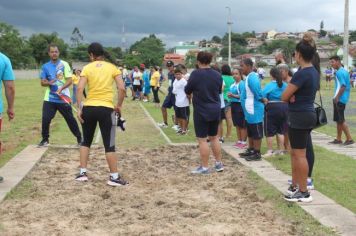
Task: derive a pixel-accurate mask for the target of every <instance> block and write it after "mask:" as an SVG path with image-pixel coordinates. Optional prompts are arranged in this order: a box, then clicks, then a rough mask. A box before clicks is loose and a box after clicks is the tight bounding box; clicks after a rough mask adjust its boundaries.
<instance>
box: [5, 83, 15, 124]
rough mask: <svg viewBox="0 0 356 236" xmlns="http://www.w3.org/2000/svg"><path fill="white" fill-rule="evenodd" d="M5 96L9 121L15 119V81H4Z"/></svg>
mask: <svg viewBox="0 0 356 236" xmlns="http://www.w3.org/2000/svg"><path fill="white" fill-rule="evenodd" d="M3 83H4V87H5V96H6V100H7V116H8V117H9V120H12V119H14V117H15V112H14V102H15V83H14V81H13V80H4V81H3Z"/></svg>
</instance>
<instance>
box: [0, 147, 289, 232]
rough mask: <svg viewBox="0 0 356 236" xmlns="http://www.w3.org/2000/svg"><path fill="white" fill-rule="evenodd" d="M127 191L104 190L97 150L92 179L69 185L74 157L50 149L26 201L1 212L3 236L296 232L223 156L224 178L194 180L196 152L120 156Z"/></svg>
mask: <svg viewBox="0 0 356 236" xmlns="http://www.w3.org/2000/svg"><path fill="white" fill-rule="evenodd" d="M118 153H119V156H120V162H119V163H120V172H121V173H122V174H123V176H124V177H125V178H126V179H127V180H129V181H130V185H129V186H125V187H116V188H114V187H110V186H107V185H106V181H107V178H108V168H107V164H106V161H105V157H104V154H103V150H102V149H95V150H92V153H91V158H90V160H89V166H88V169H89V173H88V175H89V178H90V180H89V181H88V182H86V183H80V182H76V181H74V177H75V175H76V174H77V171H78V151H77V150H67V149H66V150H64V149H63V150H61V149H50V150H49V152H48V153H47V154H46V156H44V157H43V158H42V160H41V162H40V163H39V164H38V165H37V166H36V167H35V168H34V170H33V171H32V172H31V173H30V174H29V175H28V177H27V179H26V181H27V182H29V183H31V184H30V187H29V188H28V189H27V190H26V191H25V194H24V196H23V197H20V198H14V199H7V200H5V201H4V202H3V203H2V204H1V205H0V235H100V236H101V235H293V234H295V230H294V227H293V226H292V224H291V223H288V222H285V221H284V220H283V219H281V217H279V216H277V214H276V213H275V212H274V210H273V209H272V207H271V206H270V205H269V204H268V203H267V202H265V201H264V200H263V199H259V197H258V196H257V195H256V194H255V191H254V186H253V185H252V184H251V183H249V181H248V179H247V177H246V176H247V172H248V170H246V169H245V168H243V167H242V166H240V165H239V164H238V163H237V162H236V161H235V160H233V159H232V158H228V157H226V156H225V159H224V163H225V167H226V168H225V171H224V172H222V173H215V172H214V173H212V174H210V175H204V176H192V175H190V170H191V169H192V167H195V166H196V165H197V164H198V160H199V154H198V150H197V149H196V148H194V147H173V146H166V147H159V148H156V149H145V148H134V149H126V150H123V149H121V150H119V151H118Z"/></svg>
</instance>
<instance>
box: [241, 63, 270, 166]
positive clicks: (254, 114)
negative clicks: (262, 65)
mask: <svg viewBox="0 0 356 236" xmlns="http://www.w3.org/2000/svg"><path fill="white" fill-rule="evenodd" d="M241 68H242V73H243V74H244V75H245V76H246V78H245V83H244V92H243V93H242V94H241V98H242V100H243V103H242V104H243V106H244V114H245V119H246V121H247V136H248V142H249V145H248V147H249V148H248V149H247V150H246V151H245V152H244V153H240V156H241V157H244V158H245V159H246V160H247V161H258V160H261V142H262V138H263V117H264V104H263V96H262V90H261V84H260V79H259V77H258V74H257V73H256V72H254V71H253V61H252V60H251V59H250V58H245V59H243V60H242V63H241Z"/></svg>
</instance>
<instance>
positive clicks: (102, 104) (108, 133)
mask: <svg viewBox="0 0 356 236" xmlns="http://www.w3.org/2000/svg"><path fill="white" fill-rule="evenodd" d="M88 53H89V56H90V60H91V61H92V62H91V63H89V64H88V65H86V66H85V67H84V68H83V71H82V73H81V75H80V76H81V77H80V81H79V84H78V88H77V104H78V113H77V114H78V119H79V121H80V122H81V123H82V127H83V142H82V144H81V147H80V173H79V175H78V176H77V177H76V180H77V181H88V176H87V169H86V168H87V163H88V157H89V150H90V146H91V144H92V141H93V137H94V133H95V129H96V126H97V123H99V127H100V132H101V136H102V138H103V143H104V147H105V155H106V160H107V163H108V165H109V169H110V178H109V180H108V182H107V184H108V185H110V186H122V185H127V184H128V182H127V181H126V180H124V179H123V178H122V177H121V176H120V175H119V172H118V169H117V155H116V153H115V130H116V120H115V112H116V113H120V112H121V106H122V103H123V101H124V98H125V86H124V82H123V81H122V79H121V72H120V71H119V70H118V69H117V68H116V66H114V65H113V64H111V63H109V62H106V61H104V49H103V47H102V46H101V44H99V43H92V44H90V45H89V47H88ZM114 82H115V83H116V87H117V90H118V102H117V104H116V105H114V103H113V100H114V90H113V83H114ZM85 85H88V94H87V98H86V99H85V101H84V104H83V107H82V106H81V105H80V104H81V102H82V99H83V90H84V87H85Z"/></svg>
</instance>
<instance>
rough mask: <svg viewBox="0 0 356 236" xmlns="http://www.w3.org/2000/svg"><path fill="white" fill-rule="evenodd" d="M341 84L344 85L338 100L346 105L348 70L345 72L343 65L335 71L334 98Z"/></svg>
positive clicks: (347, 97) (348, 86) (348, 93)
mask: <svg viewBox="0 0 356 236" xmlns="http://www.w3.org/2000/svg"><path fill="white" fill-rule="evenodd" d="M342 86H344V87H345V91H344V92H343V94H342V95H341V96H340V99H339V102H341V103H343V104H345V105H346V104H347V102H348V101H349V97H350V89H351V85H350V77H349V72H347V70H345V69H344V67H340V68H339V69H338V70H337V71H336V73H335V88H334V98H335V97H336V95H337V94H338V92H339V90H340V88H341V87H342Z"/></svg>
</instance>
